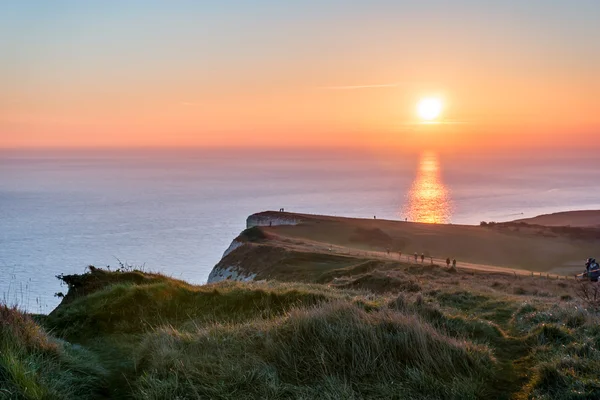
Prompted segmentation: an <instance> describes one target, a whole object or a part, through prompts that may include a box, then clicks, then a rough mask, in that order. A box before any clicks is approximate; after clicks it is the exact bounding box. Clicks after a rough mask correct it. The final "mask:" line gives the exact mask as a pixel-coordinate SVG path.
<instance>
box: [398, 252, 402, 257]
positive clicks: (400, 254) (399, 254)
mask: <svg viewBox="0 0 600 400" xmlns="http://www.w3.org/2000/svg"><path fill="white" fill-rule="evenodd" d="M401 258H402V252H401V251H399V252H398V259H401Z"/></svg>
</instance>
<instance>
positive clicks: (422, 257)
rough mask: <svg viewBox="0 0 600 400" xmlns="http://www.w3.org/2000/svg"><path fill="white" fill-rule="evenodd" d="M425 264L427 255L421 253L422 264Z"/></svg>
mask: <svg viewBox="0 0 600 400" xmlns="http://www.w3.org/2000/svg"><path fill="white" fill-rule="evenodd" d="M424 262H425V253H421V264H423V263H424Z"/></svg>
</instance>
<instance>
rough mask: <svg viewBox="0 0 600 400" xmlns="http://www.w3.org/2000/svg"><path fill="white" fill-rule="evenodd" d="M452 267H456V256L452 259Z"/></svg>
mask: <svg viewBox="0 0 600 400" xmlns="http://www.w3.org/2000/svg"><path fill="white" fill-rule="evenodd" d="M452 267H454V268H456V258H453V259H452Z"/></svg>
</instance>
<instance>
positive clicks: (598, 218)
mask: <svg viewBox="0 0 600 400" xmlns="http://www.w3.org/2000/svg"><path fill="white" fill-rule="evenodd" d="M515 222H524V223H526V224H531V225H543V226H574V227H582V228H600V210H586V211H565V212H559V213H554V214H545V215H539V216H537V217H534V218H525V219H519V220H516V221H515Z"/></svg>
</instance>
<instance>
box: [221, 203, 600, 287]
mask: <svg viewBox="0 0 600 400" xmlns="http://www.w3.org/2000/svg"><path fill="white" fill-rule="evenodd" d="M248 227H249V229H248V230H246V231H245V232H243V233H242V234H241V235H240V236H239V237H238V238H237V239H236V240H234V242H233V243H232V246H231V247H230V249H229V250H228V251H227V252H226V254H225V256H224V257H223V259H222V260H221V261H220V262H219V263H218V264H217V266H216V267H215V269H214V270H213V273H211V276H210V278H209V281H218V280H221V279H228V278H229V279H259V280H260V279H273V278H276V279H282V280H291V281H297V280H300V281H306V282H315V281H318V276H317V275H318V273H324V272H326V271H327V270H330V269H336V268H346V267H350V266H352V265H356V264H360V263H362V262H365V261H367V260H373V259H375V260H382V261H389V262H397V261H402V262H411V261H414V258H413V255H414V253H415V252H416V253H418V254H419V256H420V255H421V254H424V255H425V257H426V260H425V262H426V263H431V262H432V260H431V258H433V262H435V263H444V260H445V259H446V258H447V257H449V258H450V259H454V258H456V260H457V263H458V266H459V267H460V268H469V269H477V270H488V271H500V270H502V268H512V269H514V270H516V271H512V270H511V271H507V272H509V273H513V272H516V273H520V274H530V273H531V272H532V271H533V272H536V273H552V274H561V275H574V274H576V273H579V272H581V271H582V269H583V263H584V260H585V259H586V258H587V257H590V256H593V254H594V252H595V251H597V250H598V247H597V243H598V239H600V230H598V229H592V228H546V227H542V226H537V225H528V224H524V223H505V224H488V225H487V226H469V225H444V224H423V223H413V222H404V221H387V220H378V219H355V218H342V217H331V216H316V215H305V214H293V213H280V212H263V213H259V214H254V215H252V216H250V217H249V218H248ZM419 261H420V260H419Z"/></svg>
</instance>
